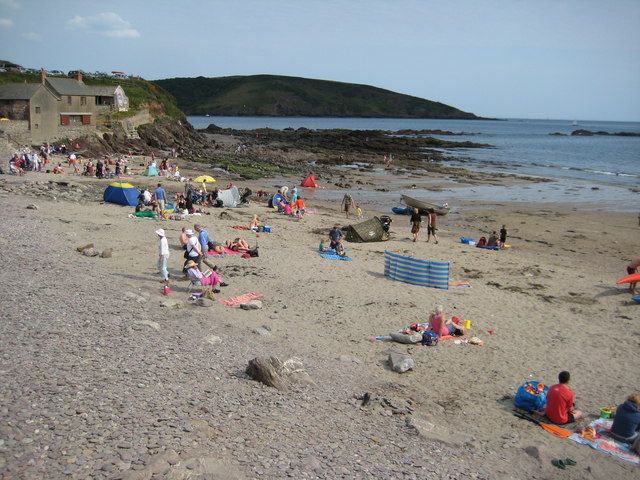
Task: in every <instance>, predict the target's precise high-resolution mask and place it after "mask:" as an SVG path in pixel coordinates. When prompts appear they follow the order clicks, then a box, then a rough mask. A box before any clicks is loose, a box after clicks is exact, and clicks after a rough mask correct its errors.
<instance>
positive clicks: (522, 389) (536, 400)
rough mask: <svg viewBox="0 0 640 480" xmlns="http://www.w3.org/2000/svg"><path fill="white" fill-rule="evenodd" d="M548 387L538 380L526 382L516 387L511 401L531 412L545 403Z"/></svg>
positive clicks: (540, 408)
mask: <svg viewBox="0 0 640 480" xmlns="http://www.w3.org/2000/svg"><path fill="white" fill-rule="evenodd" d="M548 391H549V387H547V386H546V385H544V384H542V383H540V382H527V383H523V384H522V385H520V386H519V387H518V390H517V391H516V396H515V398H514V399H513V403H514V404H515V406H516V407H518V408H521V409H522V410H526V411H527V412H533V411H534V410H542V409H543V408H544V407H545V406H546V405H547V392H548Z"/></svg>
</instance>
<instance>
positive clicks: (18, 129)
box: [0, 120, 31, 144]
mask: <svg viewBox="0 0 640 480" xmlns="http://www.w3.org/2000/svg"><path fill="white" fill-rule="evenodd" d="M0 130H2V131H3V132H6V134H7V135H8V136H9V137H10V138H11V140H13V141H14V142H16V143H19V144H24V143H30V140H31V132H30V131H29V121H28V120H2V121H0Z"/></svg>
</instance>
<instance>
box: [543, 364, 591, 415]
mask: <svg viewBox="0 0 640 480" xmlns="http://www.w3.org/2000/svg"><path fill="white" fill-rule="evenodd" d="M570 380H571V375H570V374H569V372H560V374H559V375H558V381H559V382H560V383H558V384H556V385H553V386H551V388H549V393H547V407H546V409H545V412H544V413H545V415H546V416H547V418H548V419H549V420H551V421H552V422H553V423H555V424H557V425H563V424H565V423H573V422H575V421H576V420H577V419H579V418H581V417H582V412H581V411H579V410H575V409H574V408H573V407H574V404H573V392H572V391H571V390H569V388H568V387H567V385H568V384H569V381H570Z"/></svg>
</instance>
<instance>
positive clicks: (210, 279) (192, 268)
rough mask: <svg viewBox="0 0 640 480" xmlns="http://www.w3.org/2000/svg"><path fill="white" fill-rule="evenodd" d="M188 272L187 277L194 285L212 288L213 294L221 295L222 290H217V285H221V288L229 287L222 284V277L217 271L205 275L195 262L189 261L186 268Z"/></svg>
mask: <svg viewBox="0 0 640 480" xmlns="http://www.w3.org/2000/svg"><path fill="white" fill-rule="evenodd" d="M184 267H185V268H186V270H187V277H189V279H190V280H191V281H192V282H193V284H194V285H203V286H211V287H212V288H213V293H220V290H218V289H216V285H218V284H220V286H221V287H227V286H228V285H227V284H226V283H224V282H222V283H221V282H220V276H219V275H218V272H216V271H215V270H211V273H209V274H208V275H205V274H204V273H202V272H201V271H200V269H199V268H198V264H197V263H196V262H194V261H193V260H188V261H187V263H186V265H185V266H184Z"/></svg>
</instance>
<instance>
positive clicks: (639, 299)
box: [631, 297, 640, 303]
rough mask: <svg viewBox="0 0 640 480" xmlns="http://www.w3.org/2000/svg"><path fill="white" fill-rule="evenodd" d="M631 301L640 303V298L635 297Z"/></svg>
mask: <svg viewBox="0 0 640 480" xmlns="http://www.w3.org/2000/svg"><path fill="white" fill-rule="evenodd" d="M631 300H635V301H636V302H638V303H640V297H633V298H632V299H631Z"/></svg>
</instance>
